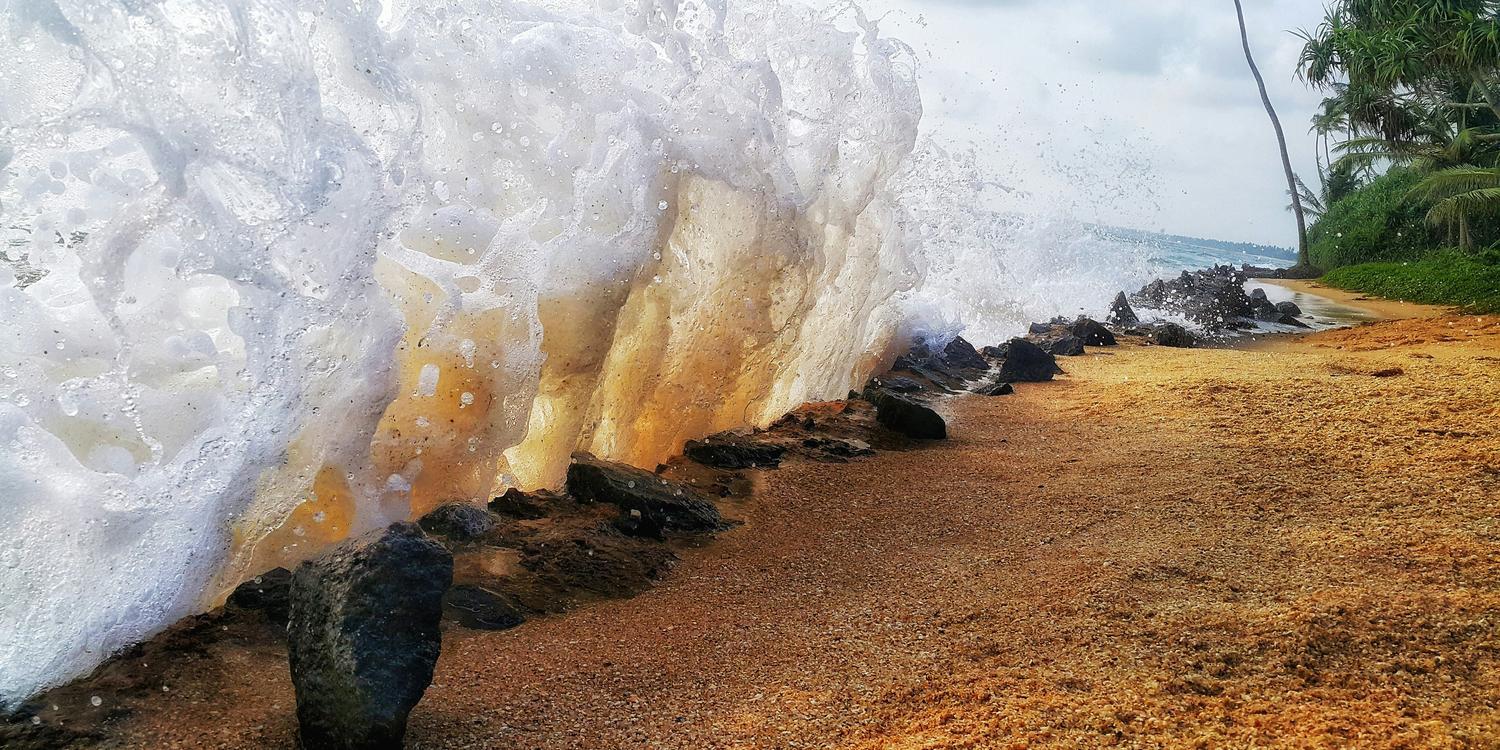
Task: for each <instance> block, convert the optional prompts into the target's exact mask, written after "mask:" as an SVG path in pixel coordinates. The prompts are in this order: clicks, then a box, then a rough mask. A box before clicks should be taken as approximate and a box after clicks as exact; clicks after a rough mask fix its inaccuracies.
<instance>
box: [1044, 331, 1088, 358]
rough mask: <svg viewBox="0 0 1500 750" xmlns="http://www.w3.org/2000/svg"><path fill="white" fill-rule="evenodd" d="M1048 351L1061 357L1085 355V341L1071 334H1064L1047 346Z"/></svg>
mask: <svg viewBox="0 0 1500 750" xmlns="http://www.w3.org/2000/svg"><path fill="white" fill-rule="evenodd" d="M1047 351H1049V352H1052V353H1053V354H1054V355H1056V356H1059V357H1077V356H1079V355H1082V354H1083V340H1082V339H1080V338H1078V337H1077V336H1074V335H1073V334H1071V333H1067V334H1063V335H1062V336H1059V337H1058V338H1056V339H1054V340H1053V341H1052V343H1051V344H1049V345H1048V346H1047Z"/></svg>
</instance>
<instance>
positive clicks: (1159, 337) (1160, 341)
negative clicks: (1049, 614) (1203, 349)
mask: <svg viewBox="0 0 1500 750" xmlns="http://www.w3.org/2000/svg"><path fill="white" fill-rule="evenodd" d="M1151 340H1152V341H1153V342H1155V343H1156V344H1157V345H1158V346H1172V347H1177V348H1180V349H1187V348H1191V347H1192V346H1193V345H1194V344H1196V343H1197V341H1196V339H1195V338H1194V337H1193V334H1191V333H1189V332H1188V330H1187V329H1186V328H1183V327H1182V326H1180V325H1177V324H1176V323H1161V324H1158V325H1157V326H1156V327H1155V328H1154V329H1153V330H1152V331H1151Z"/></svg>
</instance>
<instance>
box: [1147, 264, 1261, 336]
mask: <svg viewBox="0 0 1500 750" xmlns="http://www.w3.org/2000/svg"><path fill="white" fill-rule="evenodd" d="M1261 294H1262V296H1263V295H1264V291H1262V292H1261ZM1130 301H1133V302H1136V303H1139V304H1142V305H1145V306H1147V307H1151V308H1156V309H1163V310H1172V311H1177V312H1181V313H1182V314H1183V315H1186V316H1187V317H1188V319H1190V320H1192V321H1193V322H1195V323H1197V324H1199V325H1201V326H1203V327H1205V328H1207V329H1210V330H1212V329H1218V328H1223V327H1225V326H1227V325H1229V324H1230V323H1231V322H1233V321H1234V320H1235V319H1236V318H1248V317H1251V316H1253V315H1254V314H1255V302H1254V300H1253V299H1252V298H1251V297H1250V296H1249V295H1247V294H1245V275H1244V273H1242V272H1241V271H1240V270H1239V269H1236V268H1233V267H1231V266H1215V267H1213V268H1207V269H1203V270H1201V271H1183V272H1182V274H1181V275H1180V276H1178V277H1177V278H1176V279H1173V280H1172V281H1163V280H1161V279H1157V280H1155V281H1152V282H1151V283H1150V284H1147V285H1146V286H1144V287H1142V288H1141V290H1140V291H1139V292H1136V293H1135V295H1134V296H1132V297H1131V298H1130Z"/></svg>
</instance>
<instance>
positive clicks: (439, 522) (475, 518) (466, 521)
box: [417, 503, 500, 542]
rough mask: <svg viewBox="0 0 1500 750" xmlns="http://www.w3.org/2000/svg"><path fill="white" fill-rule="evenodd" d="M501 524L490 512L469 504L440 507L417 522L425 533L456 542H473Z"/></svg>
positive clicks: (450, 504)
mask: <svg viewBox="0 0 1500 750" xmlns="http://www.w3.org/2000/svg"><path fill="white" fill-rule="evenodd" d="M499 524H500V521H499V519H497V518H495V516H494V515H493V514H491V513H490V512H489V511H486V510H485V509H484V508H481V507H479V506H477V505H470V504H468V503H448V504H447V505H441V506H438V507H437V508H436V509H434V510H433V511H432V512H431V513H428V514H427V515H425V516H422V519H421V520H419V521H417V525H418V526H421V527H422V530H423V531H426V532H427V533H429V534H433V535H436V536H440V537H443V538H445V539H449V540H452V541H455V542H472V541H474V540H476V539H478V538H480V537H482V536H484V535H485V534H488V533H489V532H490V530H491V529H494V528H495V527H496V526H498V525H499Z"/></svg>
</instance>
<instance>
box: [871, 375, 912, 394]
mask: <svg viewBox="0 0 1500 750" xmlns="http://www.w3.org/2000/svg"><path fill="white" fill-rule="evenodd" d="M865 387H866V388H884V389H886V390H888V391H891V392H892V393H918V392H920V391H921V390H922V384H921V383H918V382H917V381H915V380H912V379H911V378H903V377H885V378H870V382H869V383H868V384H866V385H865Z"/></svg>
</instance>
